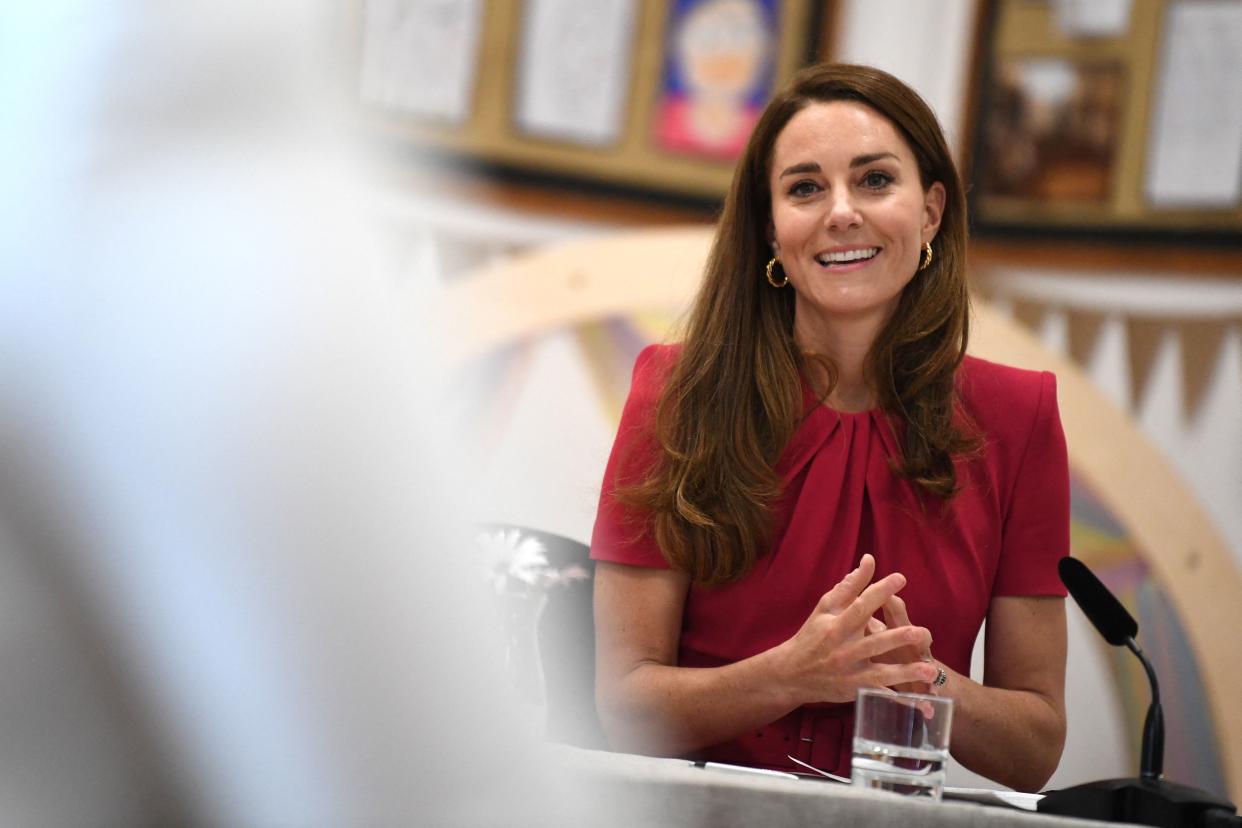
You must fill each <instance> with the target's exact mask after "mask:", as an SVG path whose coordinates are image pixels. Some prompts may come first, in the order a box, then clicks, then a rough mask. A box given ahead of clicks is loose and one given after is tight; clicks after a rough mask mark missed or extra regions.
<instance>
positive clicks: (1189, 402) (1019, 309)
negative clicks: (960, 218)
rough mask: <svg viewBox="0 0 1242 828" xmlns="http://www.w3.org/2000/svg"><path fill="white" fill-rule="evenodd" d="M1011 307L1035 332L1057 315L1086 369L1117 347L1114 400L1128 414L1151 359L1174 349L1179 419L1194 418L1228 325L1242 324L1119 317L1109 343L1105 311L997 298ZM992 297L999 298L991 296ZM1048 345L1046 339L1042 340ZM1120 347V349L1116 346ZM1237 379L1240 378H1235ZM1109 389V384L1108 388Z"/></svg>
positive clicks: (1071, 351)
mask: <svg viewBox="0 0 1242 828" xmlns="http://www.w3.org/2000/svg"><path fill="white" fill-rule="evenodd" d="M1001 299H1002V300H1003V303H1004V304H1007V305H1008V306H1009V307H1010V308H1011V309H1012V314H1013V318H1014V319H1015V320H1016V321H1018V322H1019V323H1021V324H1022V325H1023V326H1024V327H1025V328H1027V329H1028V330H1030V331H1031V332H1032V333H1034V334H1036V335H1037V336H1042V335H1043V334H1044V332H1045V331H1046V330H1047V329H1048V327H1049V325H1048V323H1049V318H1050V317H1052V316H1057V315H1059V316H1062V317H1063V318H1064V320H1065V322H1066V329H1067V332H1068V337H1067V339H1068V344H1067V348H1068V354H1067V356H1069V357H1070V358H1071V359H1072V360H1073V361H1074V362H1075V363H1077V364H1078V365H1079V366H1081V367H1082V368H1083V369H1084V370H1085V371H1087V372H1088V373H1089V374H1090V373H1091V372H1092V367H1093V365H1094V363H1095V362H1096V361H1097V359H1098V357H1099V355H1100V354H1099V352H1100V349H1101V348H1104V347H1117V348H1118V353H1117V355H1116V361H1117V362H1124V363H1125V364H1126V366H1127V367H1126V369H1125V371H1126V373H1127V374H1128V376H1126V377H1124V378H1118V379H1119V380H1122V379H1123V380H1124V382H1123V383H1122V384H1121V385H1119V386H1118V387H1121V388H1125V389H1128V394H1126V393H1122V394H1121V396H1124V397H1127V398H1126V399H1125V400H1119V402H1121V403H1122V404H1123V405H1124V407H1125V408H1126V409H1127V410H1128V411H1130V412H1131V413H1134V412H1135V411H1136V410H1137V409H1138V408H1139V407H1140V406H1141V405H1142V404H1143V401H1144V400H1145V399H1146V397H1147V394H1148V393H1149V392H1150V391H1151V384H1152V381H1153V380H1154V378H1155V375H1156V364H1157V361H1158V360H1159V359H1160V358H1161V354H1162V353H1163V350H1162V349H1164V348H1168V347H1176V348H1177V349H1178V360H1177V372H1178V375H1179V376H1178V382H1179V383H1180V388H1179V389H1178V398H1179V400H1180V404H1181V407H1182V411H1181V414H1182V416H1183V418H1184V422H1190V421H1192V420H1194V419H1196V418H1197V417H1198V416H1199V415H1200V413H1201V409H1202V407H1203V405H1204V403H1205V402H1206V400H1207V397H1208V392H1209V390H1210V389H1211V388H1212V386H1213V382H1214V381H1219V380H1218V379H1217V376H1218V375H1217V366H1218V365H1219V363H1220V361H1221V355H1222V351H1223V349H1224V347H1225V342H1226V339H1227V336H1228V333H1229V331H1230V330H1231V329H1237V328H1239V327H1242V319H1228V318H1201V317H1196V318H1173V317H1169V318H1162V317H1150V316H1148V317H1132V316H1131V317H1125V318H1124V320H1123V322H1122V324H1123V327H1124V331H1125V333H1124V343H1123V344H1121V345H1117V339H1118V337H1110V342H1109V343H1105V342H1104V341H1103V340H1102V334H1103V332H1104V330H1105V326H1106V323H1107V322H1108V315H1107V314H1105V313H1099V312H1094V311H1086V310H1072V311H1066V310H1062V309H1060V308H1055V307H1051V306H1049V305H1047V304H1045V303H1042V302H1037V301H1032V300H1028V299H1019V298H1014V297H1001ZM992 301H999V300H997V299H996V298H995V297H994V298H993V299H992ZM1045 344H1048V343H1045ZM1121 350H1124V354H1122V353H1121V352H1120V351H1121ZM1238 381H1242V378H1239V380H1238ZM1110 390H1111V389H1110Z"/></svg>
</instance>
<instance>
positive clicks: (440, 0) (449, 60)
mask: <svg viewBox="0 0 1242 828" xmlns="http://www.w3.org/2000/svg"><path fill="white" fill-rule="evenodd" d="M482 20H483V0H367V5H366V17H365V23H364V31H363V45H362V72H361V79H360V89H359V93H360V95H361V97H362V100H363V102H364V103H369V104H376V105H378V106H382V107H385V108H388V109H395V110H399V111H402V112H408V113H410V114H413V115H419V116H423V117H426V118H432V119H436V120H441V121H445V122H447V123H450V124H459V123H461V122H463V121H465V120H466V118H467V117H468V116H469V114H470V102H471V95H472V93H473V89H474V78H475V73H476V71H477V66H478V47H479V30H480V28H481V26H482Z"/></svg>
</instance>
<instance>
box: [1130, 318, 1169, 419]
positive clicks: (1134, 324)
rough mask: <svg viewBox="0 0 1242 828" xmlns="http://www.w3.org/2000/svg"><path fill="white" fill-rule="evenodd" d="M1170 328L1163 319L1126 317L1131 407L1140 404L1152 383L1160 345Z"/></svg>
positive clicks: (1133, 407) (1132, 408)
mask: <svg viewBox="0 0 1242 828" xmlns="http://www.w3.org/2000/svg"><path fill="white" fill-rule="evenodd" d="M1169 330H1170V323H1169V322H1168V321H1167V320H1163V319H1142V318H1137V317H1127V318H1126V350H1127V353H1128V355H1129V357H1130V388H1131V393H1132V396H1131V398H1130V409H1131V411H1133V410H1134V409H1135V408H1137V407H1138V406H1140V405H1141V404H1142V402H1143V400H1144V398H1145V397H1146V396H1147V389H1148V386H1149V385H1150V384H1151V379H1152V374H1153V373H1154V371H1153V370H1152V369H1153V368H1154V367H1155V364H1156V357H1157V355H1158V354H1159V352H1160V345H1161V343H1162V341H1163V340H1164V338H1165V334H1166V332H1168V331H1169Z"/></svg>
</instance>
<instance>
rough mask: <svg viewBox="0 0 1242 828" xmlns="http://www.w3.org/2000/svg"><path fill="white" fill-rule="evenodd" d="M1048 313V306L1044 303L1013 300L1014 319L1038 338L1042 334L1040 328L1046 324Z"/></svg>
mask: <svg viewBox="0 0 1242 828" xmlns="http://www.w3.org/2000/svg"><path fill="white" fill-rule="evenodd" d="M1047 311H1048V306H1047V305H1046V304H1044V303H1043V302H1028V301H1026V300H1024V299H1014V300H1013V318H1014V319H1016V320H1017V321H1018V322H1020V323H1021V324H1022V326H1023V327H1025V328H1027V329H1028V330H1030V331H1031V332H1032V333H1034V334H1035V335H1036V336H1038V335H1039V333H1040V328H1041V327H1042V325H1043V323H1044V314H1045V313H1047Z"/></svg>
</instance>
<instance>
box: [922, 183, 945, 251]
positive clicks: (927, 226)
mask: <svg viewBox="0 0 1242 828" xmlns="http://www.w3.org/2000/svg"><path fill="white" fill-rule="evenodd" d="M945 198H946V195H945V191H944V185H943V184H941V183H940V182H939V181H937V182H935V183H933V184H932V185H931V186H930V187H928V188H927V192H926V193H925V194H924V195H923V234H922V235H923V243H924V244H926V243H928V242H930V241H931V240H932V239H934V238H936V233H938V232H940V219H941V217H942V216H944V202H945Z"/></svg>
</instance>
